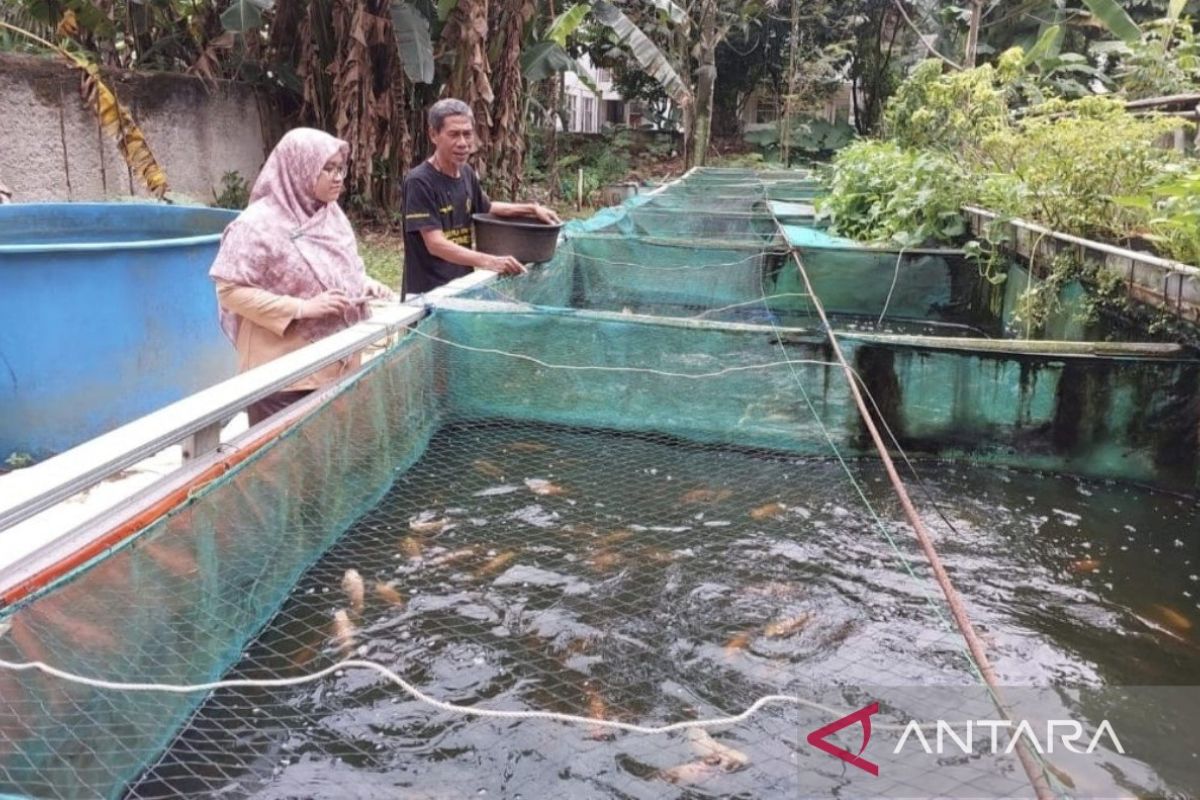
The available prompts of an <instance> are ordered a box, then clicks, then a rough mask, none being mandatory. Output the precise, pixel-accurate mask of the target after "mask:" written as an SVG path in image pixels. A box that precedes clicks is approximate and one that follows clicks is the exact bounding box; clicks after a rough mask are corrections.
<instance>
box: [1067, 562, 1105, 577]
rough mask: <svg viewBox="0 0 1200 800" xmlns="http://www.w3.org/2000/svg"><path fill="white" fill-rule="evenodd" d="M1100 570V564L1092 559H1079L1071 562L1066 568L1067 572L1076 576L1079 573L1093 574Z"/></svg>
mask: <svg viewBox="0 0 1200 800" xmlns="http://www.w3.org/2000/svg"><path fill="white" fill-rule="evenodd" d="M1098 569H1100V562H1099V561H1098V560H1096V559H1094V558H1081V559H1079V560H1078V561H1072V562H1071V565H1070V566H1069V567H1067V571H1068V572H1070V573H1072V574H1075V575H1078V574H1079V573H1081V572H1095V571H1096V570H1098Z"/></svg>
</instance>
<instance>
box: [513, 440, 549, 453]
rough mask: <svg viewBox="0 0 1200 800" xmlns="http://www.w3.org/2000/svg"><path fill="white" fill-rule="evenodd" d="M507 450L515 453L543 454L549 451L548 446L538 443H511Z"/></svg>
mask: <svg viewBox="0 0 1200 800" xmlns="http://www.w3.org/2000/svg"><path fill="white" fill-rule="evenodd" d="M508 449H510V450H512V451H514V452H516V453H544V452H546V451H547V450H549V449H550V445H547V444H541V443H540V442H513V443H512V444H510V445H509V446H508Z"/></svg>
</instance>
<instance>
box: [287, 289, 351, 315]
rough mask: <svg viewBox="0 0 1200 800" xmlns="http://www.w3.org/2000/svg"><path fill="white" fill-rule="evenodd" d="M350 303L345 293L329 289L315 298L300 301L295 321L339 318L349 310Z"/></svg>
mask: <svg viewBox="0 0 1200 800" xmlns="http://www.w3.org/2000/svg"><path fill="white" fill-rule="evenodd" d="M351 305H352V303H351V302H350V298H349V297H347V296H346V293H345V292H342V291H338V290H337V289H330V290H329V291H327V292H321V293H320V294H319V295H317V296H316V297H309V298H307V299H306V300H303V301H301V303H300V310H299V312H297V314H296V319H320V318H322V317H332V316H341V315H342V314H345V313H346V311H348V310H349V309H350V306H351Z"/></svg>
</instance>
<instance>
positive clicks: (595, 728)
mask: <svg viewBox="0 0 1200 800" xmlns="http://www.w3.org/2000/svg"><path fill="white" fill-rule="evenodd" d="M585 691H586V692H587V699H588V712H587V713H588V716H589V717H591V718H592V719H599V720H606V719H608V707H607V706H606V705H605V704H604V698H603V697H601V696H600V693H599V692H597V691H595V690H593V689H585ZM587 738H589V739H595V740H597V741H607V740H610V739H613V738H615V737H614V734H613V731H612V730H611V729H610V728H606V727H604V726H603V725H592V726H590V727H589V728H588V732H587Z"/></svg>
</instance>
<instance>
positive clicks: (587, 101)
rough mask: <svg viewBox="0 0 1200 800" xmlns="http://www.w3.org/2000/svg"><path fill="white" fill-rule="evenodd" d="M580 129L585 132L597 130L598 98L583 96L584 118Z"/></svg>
mask: <svg viewBox="0 0 1200 800" xmlns="http://www.w3.org/2000/svg"><path fill="white" fill-rule="evenodd" d="M581 122H582V124H581V125H580V126H579V130H581V131H583V132H584V133H595V132H596V98H594V97H585V98H583V120H582V121H581Z"/></svg>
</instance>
